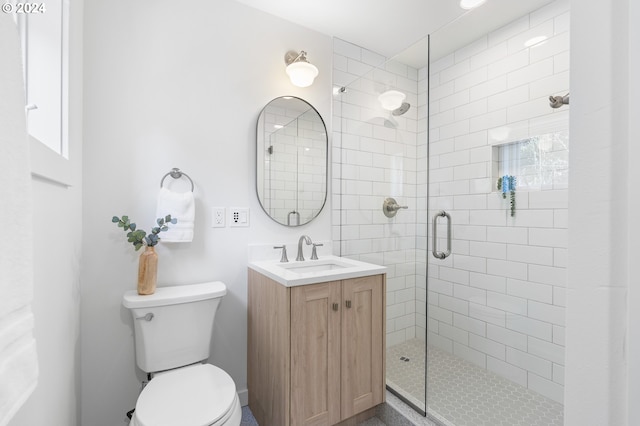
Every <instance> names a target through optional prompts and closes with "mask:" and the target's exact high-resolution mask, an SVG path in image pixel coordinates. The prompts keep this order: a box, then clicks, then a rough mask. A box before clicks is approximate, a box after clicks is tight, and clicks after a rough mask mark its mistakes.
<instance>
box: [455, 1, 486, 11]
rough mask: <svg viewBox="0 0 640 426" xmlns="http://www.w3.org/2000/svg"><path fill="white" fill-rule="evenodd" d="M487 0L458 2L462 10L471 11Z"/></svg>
mask: <svg viewBox="0 0 640 426" xmlns="http://www.w3.org/2000/svg"><path fill="white" fill-rule="evenodd" d="M485 1H487V0H460V7H461V8H463V9H473V8H474V7H478V6H480V5H481V4H482V3H484V2H485Z"/></svg>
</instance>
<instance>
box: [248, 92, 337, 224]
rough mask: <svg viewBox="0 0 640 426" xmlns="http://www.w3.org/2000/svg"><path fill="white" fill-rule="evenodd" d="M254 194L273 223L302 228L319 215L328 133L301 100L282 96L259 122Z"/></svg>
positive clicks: (324, 192) (323, 198)
mask: <svg viewBox="0 0 640 426" xmlns="http://www.w3.org/2000/svg"><path fill="white" fill-rule="evenodd" d="M256 133H257V135H256V136H257V144H256V146H257V155H256V162H257V164H256V190H257V193H258V200H260V205H261V206H262V209H263V210H264V211H265V212H266V213H267V215H269V217H270V218H271V219H273V220H275V221H276V222H278V223H280V224H282V225H286V226H300V225H304V224H305V223H309V222H311V221H312V220H313V218H315V217H316V216H318V214H319V213H320V211H321V210H322V207H323V206H324V204H325V201H326V199H327V145H328V143H327V129H326V127H325V125H324V121H323V120H322V117H320V114H319V113H318V111H316V109H315V108H314V107H313V106H312V105H311V104H309V103H308V102H306V101H305V100H303V99H300V98H296V97H293V96H283V97H280V98H276V99H274V100H272V101H271V102H269V103H268V104H267V105H266V106H265V107H264V109H263V110H262V112H261V113H260V117H259V118H258V126H257V132H256Z"/></svg>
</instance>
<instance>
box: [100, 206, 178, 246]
mask: <svg viewBox="0 0 640 426" xmlns="http://www.w3.org/2000/svg"><path fill="white" fill-rule="evenodd" d="M111 222H113V223H117V224H118V228H123V231H125V232H127V231H129V232H128V233H127V241H128V242H130V243H131V244H133V247H135V249H136V250H140V247H142V246H150V247H153V246H155V245H156V244H158V242H159V241H160V237H159V236H158V234H160V233H161V232H164V231H167V230H168V229H169V224H170V223H171V224H173V225H175V224H176V223H178V219H176V218H172V217H171V215H170V214H169V215H167V216H165V217H160V218H158V219H156V224H157V225H158V226H154V227H153V228H152V229H151V233H150V234H147V233H146V232H145V231H144V230H142V229H138V227H137V226H136V224H135V223H134V222H131V221H130V220H129V216H122V218H119V217H118V216H113V218H112V219H111Z"/></svg>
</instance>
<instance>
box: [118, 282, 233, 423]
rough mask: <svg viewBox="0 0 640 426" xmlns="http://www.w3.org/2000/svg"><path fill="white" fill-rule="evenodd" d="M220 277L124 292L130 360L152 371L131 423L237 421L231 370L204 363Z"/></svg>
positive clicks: (222, 290) (223, 290) (220, 289)
mask: <svg viewBox="0 0 640 426" xmlns="http://www.w3.org/2000/svg"><path fill="white" fill-rule="evenodd" d="M226 292H227V288H226V286H225V285H224V283H222V282H219V281H216V282H208V283H202V284H193V285H183V286H173V287H159V288H157V289H156V292H155V293H154V294H152V295H145V296H142V295H139V294H137V292H135V291H129V292H127V293H125V295H124V297H123V300H122V304H123V305H124V306H125V307H126V308H128V309H129V310H130V311H131V315H132V316H133V325H134V327H133V328H134V335H135V347H136V364H137V365H138V367H139V368H140V369H141V370H142V371H144V372H146V373H151V374H152V379H151V380H150V381H149V383H148V384H147V385H146V386H145V387H144V389H143V390H142V392H140V395H139V396H138V400H137V402H136V407H135V411H134V412H133V416H132V418H131V423H130V425H131V426H223V425H224V426H238V425H239V424H240V421H241V418H242V409H241V407H240V401H239V399H238V393H237V391H236V385H235V383H234V382H233V379H232V378H231V376H229V375H228V374H227V373H226V372H225V371H224V370H222V369H221V368H219V367H216V366H214V365H212V364H208V363H206V361H207V360H208V358H209V355H210V347H211V346H210V344H211V341H212V334H213V322H214V317H215V314H216V311H217V309H218V305H219V304H220V300H221V299H222V297H223V296H224V295H225V294H226Z"/></svg>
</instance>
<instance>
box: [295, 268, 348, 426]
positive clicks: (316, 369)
mask: <svg viewBox="0 0 640 426" xmlns="http://www.w3.org/2000/svg"><path fill="white" fill-rule="evenodd" d="M334 304H336V305H337V306H336V307H337V310H334ZM342 308H343V307H342V306H341V305H340V282H339V281H334V282H327V283H322V284H312V285H305V286H300V287H293V288H292V289H291V406H290V407H291V424H292V425H332V424H335V423H338V422H339V421H340V311H341V310H342Z"/></svg>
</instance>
